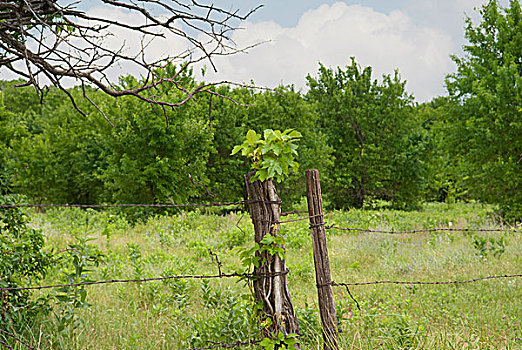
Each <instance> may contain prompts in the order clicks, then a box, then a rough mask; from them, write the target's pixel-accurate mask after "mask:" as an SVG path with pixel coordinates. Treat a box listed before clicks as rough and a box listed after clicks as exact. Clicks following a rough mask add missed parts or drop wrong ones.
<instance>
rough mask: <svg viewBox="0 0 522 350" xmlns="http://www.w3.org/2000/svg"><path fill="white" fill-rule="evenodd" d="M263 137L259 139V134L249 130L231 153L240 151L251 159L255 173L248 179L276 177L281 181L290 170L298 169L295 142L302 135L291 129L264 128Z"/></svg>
mask: <svg viewBox="0 0 522 350" xmlns="http://www.w3.org/2000/svg"><path fill="white" fill-rule="evenodd" d="M263 137H264V139H261V135H260V134H258V133H256V132H255V131H254V130H249V131H248V132H247V134H246V140H245V141H244V142H243V144H241V145H237V146H235V147H234V149H233V150H232V155H234V154H236V153H238V152H240V151H241V155H243V156H245V157H248V158H250V160H251V161H252V169H254V171H255V174H254V176H252V177H251V178H250V181H251V182H254V181H256V180H259V181H265V180H271V179H276V180H277V182H281V181H283V179H284V178H285V176H288V175H289V173H290V172H294V173H296V172H297V170H298V169H299V164H298V163H297V162H296V161H295V157H296V156H297V147H298V146H297V144H296V142H298V141H299V139H300V138H301V137H302V135H301V133H300V132H299V131H296V130H293V129H287V130H285V131H283V132H281V131H280V130H272V129H266V130H265V131H264V132H263Z"/></svg>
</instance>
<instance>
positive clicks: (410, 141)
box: [307, 58, 425, 208]
mask: <svg viewBox="0 0 522 350" xmlns="http://www.w3.org/2000/svg"><path fill="white" fill-rule="evenodd" d="M307 80H308V86H309V87H310V90H309V92H308V94H307V99H308V101H310V102H311V103H313V104H314V106H315V108H316V110H317V113H318V115H319V128H320V129H321V130H324V132H325V133H326V135H327V137H328V142H329V144H330V146H331V147H333V149H334V152H333V155H334V157H335V164H334V166H333V167H331V168H330V169H329V172H328V179H327V181H326V191H325V194H326V195H327V196H328V198H329V200H330V202H331V203H332V205H333V206H335V207H337V208H346V207H351V206H355V207H362V206H363V205H364V204H365V202H367V201H368V200H372V199H385V200H391V201H392V202H393V203H394V204H395V205H396V206H399V207H405V208H406V207H410V208H411V207H413V206H416V204H417V202H418V201H419V199H420V198H419V195H420V194H421V190H422V185H423V176H424V170H425V165H424V162H423V159H422V158H423V152H424V151H425V140H424V139H423V137H422V134H421V133H419V132H418V130H419V125H418V124H419V123H418V122H417V121H416V120H415V118H414V116H415V115H414V114H413V113H412V100H413V98H412V97H411V96H410V95H408V94H407V93H406V91H405V82H403V81H401V80H400V77H399V74H398V72H395V74H394V75H393V76H390V75H384V76H383V78H382V83H379V82H378V81H377V80H373V78H372V68H371V67H366V68H364V69H361V67H360V66H359V65H358V64H357V63H356V62H355V59H354V58H352V62H351V65H349V66H347V67H346V69H345V70H342V69H341V68H337V69H336V70H335V71H334V70H333V69H330V68H326V67H324V66H323V65H321V66H320V68H319V73H318V77H317V78H313V77H311V76H308V77H307Z"/></svg>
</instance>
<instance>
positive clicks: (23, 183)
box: [8, 89, 110, 204]
mask: <svg viewBox="0 0 522 350" xmlns="http://www.w3.org/2000/svg"><path fill="white" fill-rule="evenodd" d="M24 90H25V89H22V90H15V91H8V92H9V96H10V98H11V100H13V99H12V96H13V95H14V96H16V94H17V93H20V94H21V95H22V96H23V95H24V94H25V93H26V92H25V91H24ZM70 93H71V94H72V95H81V94H82V92H81V91H80V89H71V90H70ZM53 96H55V95H53ZM63 97H64V96H63ZM105 98H106V97H105ZM33 103H36V105H29V106H27V109H25V110H24V111H23V112H22V111H18V117H17V119H18V120H19V121H20V125H22V126H23V128H24V130H25V133H24V135H21V136H20V137H16V138H14V139H13V140H12V151H11V157H10V158H11V161H10V163H11V165H12V168H13V169H14V171H15V176H14V180H13V185H14V186H15V187H16V190H17V191H18V192H19V193H22V194H25V195H27V196H29V198H31V199H32V200H34V201H36V202H38V203H40V202H51V203H80V204H92V203H96V202H98V201H100V195H101V193H102V192H101V190H102V189H103V186H102V182H101V181H100V179H99V178H98V176H97V173H98V172H99V169H102V168H103V167H104V164H103V163H104V159H103V157H102V154H103V150H102V149H101V148H100V142H99V140H100V139H102V138H103V137H102V136H101V135H100V134H101V133H103V130H106V129H109V128H110V125H109V124H108V123H107V122H106V121H105V120H104V119H103V117H102V116H100V115H99V114H97V113H91V114H89V115H88V116H82V115H80V114H79V113H77V112H76V111H75V110H74V108H73V107H72V106H71V103H70V101H69V100H68V99H66V98H62V99H56V100H51V99H48V100H46V103H45V104H44V105H40V103H39V101H38V100H36V101H33ZM83 103H85V105H86V106H85V107H86V110H87V111H90V112H93V109H94V108H93V107H92V106H89V105H88V104H87V103H86V102H83ZM11 105H12V104H11ZM89 108H90V109H89ZM14 110H16V107H15V108H14Z"/></svg>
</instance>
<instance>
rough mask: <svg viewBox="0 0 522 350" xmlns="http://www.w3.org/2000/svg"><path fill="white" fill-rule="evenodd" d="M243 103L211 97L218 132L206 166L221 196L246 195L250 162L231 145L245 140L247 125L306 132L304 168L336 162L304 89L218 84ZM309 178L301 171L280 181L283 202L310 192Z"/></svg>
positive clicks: (300, 159)
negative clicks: (228, 87)
mask: <svg viewBox="0 0 522 350" xmlns="http://www.w3.org/2000/svg"><path fill="white" fill-rule="evenodd" d="M218 92H219V93H221V94H222V95H227V96H230V97H231V98H233V99H234V100H235V101H237V102H238V103H241V104H242V105H246V106H241V105H236V104H234V103H232V102H231V101H228V100H223V99H216V98H214V99H212V104H211V105H212V111H211V114H209V117H211V120H212V129H213V132H214V140H213V146H214V148H215V152H213V153H212V154H211V155H210V157H209V163H208V167H207V172H208V176H209V180H210V189H211V191H212V192H213V193H215V195H216V199H218V198H219V199H220V200H221V201H228V200H231V199H239V198H243V197H244V196H245V193H244V192H245V186H244V184H243V181H241V179H243V177H244V175H245V174H246V173H247V172H248V171H249V168H250V166H251V163H250V162H249V161H248V159H246V158H239V157H235V156H231V155H230V150H231V149H232V148H233V147H234V146H235V145H237V144H239V143H242V142H243V140H244V137H245V134H246V133H247V132H248V130H255V131H256V132H257V133H262V132H263V130H265V129H273V130H276V129H280V130H285V129H294V130H299V132H300V133H302V135H303V136H302V138H301V139H300V141H299V154H298V155H296V159H295V160H296V162H298V163H299V165H300V168H301V169H311V168H313V169H318V170H319V171H320V172H321V173H323V174H324V173H325V171H326V169H327V167H329V166H331V165H332V157H331V153H332V149H331V147H330V146H329V145H328V143H327V140H326V137H325V135H324V133H323V132H322V131H321V130H320V129H317V125H316V120H317V115H316V114H315V113H314V111H313V109H312V108H311V106H310V104H309V103H307V102H306V101H305V100H304V99H303V97H302V95H301V93H299V92H297V91H295V90H294V88H293V87H292V86H284V87H283V86H281V87H278V88H276V89H275V90H274V91H266V92H263V93H254V92H253V91H252V90H249V89H234V90H231V91H230V90H226V89H224V88H221V90H218ZM305 186H306V182H305V179H304V176H302V175H301V174H291V175H290V176H289V177H288V178H287V179H286V180H285V181H284V182H282V183H280V184H279V185H278V196H279V197H280V198H281V200H282V201H283V203H284V204H283V205H290V204H292V203H295V202H298V201H299V200H300V199H301V198H302V196H303V194H304V193H305Z"/></svg>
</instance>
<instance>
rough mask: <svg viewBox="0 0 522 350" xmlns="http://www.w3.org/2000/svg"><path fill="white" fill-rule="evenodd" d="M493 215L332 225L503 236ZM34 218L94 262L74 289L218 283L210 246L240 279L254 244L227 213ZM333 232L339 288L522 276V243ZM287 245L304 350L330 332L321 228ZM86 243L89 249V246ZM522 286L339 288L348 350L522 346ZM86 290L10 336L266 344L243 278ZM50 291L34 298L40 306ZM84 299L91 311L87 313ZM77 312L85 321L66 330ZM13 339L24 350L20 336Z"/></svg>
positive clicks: (41, 345)
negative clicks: (324, 307) (316, 260)
mask: <svg viewBox="0 0 522 350" xmlns="http://www.w3.org/2000/svg"><path fill="white" fill-rule="evenodd" d="M295 209H303V208H302V207H296V208H295ZM490 210H491V207H486V206H482V205H478V204H430V205H429V206H427V208H426V210H424V211H410V212H404V211H397V210H389V209H380V210H363V209H360V210H352V211H349V212H344V211H334V212H330V213H328V214H327V216H326V220H327V222H328V223H329V224H336V225H338V226H343V227H359V228H370V229H383V230H393V231H403V230H412V229H422V228H436V227H453V228H469V229H479V228H487V229H489V228H493V227H495V223H494V222H492V221H491V219H490V217H489V216H488V213H489V212H490ZM243 216H244V217H243ZM29 217H30V218H31V221H30V228H31V229H33V228H34V229H38V230H41V232H43V233H45V238H46V249H47V250H49V251H50V249H51V248H52V249H53V251H54V252H55V253H56V252H58V251H63V250H64V249H70V248H75V249H77V250H78V251H72V252H71V253H72V254H73V256H74V255H75V254H76V256H78V257H80V255H81V256H86V257H91V258H88V259H87V260H85V265H83V266H85V269H84V270H83V271H84V272H83V273H82V275H83V276H85V277H80V276H75V277H74V278H73V279H72V280H71V281H80V280H83V281H85V280H111V279H128V278H130V279H135V278H136V279H137V278H149V277H158V276H171V275H177V274H209V275H213V274H216V273H217V265H216V263H215V257H212V256H210V255H209V249H210V250H211V251H212V253H213V254H217V256H218V257H219V259H220V261H221V263H222V266H221V269H222V271H223V272H225V273H227V272H234V271H237V270H240V269H241V249H239V251H237V250H231V249H230V247H237V246H239V247H242V248H243V250H248V249H249V248H250V247H251V246H252V242H251V241H252V237H253V227H252V225H251V223H250V220H249V218H248V215H246V214H243V213H241V212H237V213H231V214H228V215H226V216H218V215H211V214H205V213H203V212H199V211H194V212H189V213H183V214H179V215H173V216H163V215H162V216H157V217H153V218H150V219H148V220H147V221H146V222H143V223H139V224H134V225H132V224H129V223H128V222H127V221H126V220H125V219H122V218H121V217H119V216H115V215H114V214H111V213H110V212H109V211H102V212H98V211H93V210H80V209H52V210H48V211H47V212H45V213H41V214H38V213H35V212H31V213H30V215H29ZM107 232H110V234H107ZM327 233H328V240H329V242H328V244H329V252H330V259H331V266H332V274H333V279H334V280H335V281H337V282H364V281H373V280H407V281H416V280H420V281H435V280H437V281H450V280H465V279H471V278H475V277H480V276H487V275H497V274H506V273H509V274H520V273H522V261H521V259H520V256H519V255H520V254H519V252H520V249H521V248H522V247H521V243H520V242H522V240H521V239H520V238H521V237H520V233H511V232H504V233H485V232H479V231H469V232H428V233H416V234H411V235H402V234H401V235H389V234H371V233H364V232H344V231H335V230H328V231H327ZM281 234H282V235H284V236H285V237H286V239H285V244H286V247H287V249H286V256H285V257H286V259H287V261H288V264H289V269H290V274H289V277H288V278H289V287H290V289H291V293H292V297H293V299H294V304H295V307H296V313H297V315H298V317H299V321H300V325H301V337H300V342H301V344H302V345H303V348H304V349H315V348H317V347H318V346H320V343H321V341H322V335H321V331H320V329H319V325H320V321H319V314H318V310H317V305H316V299H317V295H316V294H317V292H316V288H315V277H314V271H313V258H312V255H311V254H312V253H311V241H310V230H309V227H308V223H307V222H306V221H303V222H292V223H288V224H285V225H282V231H281ZM81 242H84V243H85V244H84V245H83V246H84V247H85V248H80V247H79V246H76V245H75V244H77V243H81ZM80 245H81V244H80ZM79 252H81V254H80V253H79ZM100 253H101V254H103V255H104V256H105V258H104V259H103V261H100V260H99V259H98V260H97V261H98V262H100V264H99V266H96V264H95V263H94V262H95V260H92V259H93V258H94V257H96V256H100V255H99V254H100ZM69 261H71V264H72V262H73V261H74V260H70V259H69ZM66 266H71V267H72V266H73V265H66ZM66 266H65V268H64V265H63V264H61V265H60V266H51V267H49V268H48V270H47V274H46V276H45V278H44V279H43V280H42V281H36V280H33V281H31V283H30V284H54V283H63V282H67V281H69V279H68V278H70V276H71V275H70V274H71V273H73V274H74V271H75V270H74V269H73V270H69V273H68V274H66V275H64V271H67V267H66ZM87 270H90V271H87ZM67 276H69V277H67ZM521 283H522V281H521V280H520V279H499V280H490V281H483V282H477V283H473V284H468V285H460V286H452V285H450V286H445V285H443V286H415V285H404V286H394V285H377V286H358V287H350V292H351V294H352V295H353V296H354V298H355V299H356V300H357V302H358V304H359V305H360V307H361V309H360V310H359V309H358V308H357V305H356V304H355V302H354V301H353V300H352V298H351V297H350V296H349V294H348V292H347V291H346V290H345V289H344V288H341V287H335V289H334V292H335V298H336V304H337V315H338V317H339V322H340V326H341V328H342V330H343V333H342V334H341V343H342V347H343V348H344V349H368V348H373V347H375V346H377V345H378V344H381V343H382V345H381V347H382V348H384V349H410V348H411V349H413V348H415V349H418V348H421V349H454V348H458V349H485V348H495V349H499V348H518V347H520V346H522V341H521V339H522V325H521V324H520V322H521V320H520V315H519V310H520V309H521V307H522V305H521V303H520V300H522V298H521V297H522V294H521V292H520V291H521V290H522V289H521V288H520V287H521ZM26 284H28V283H26ZM84 290H85V292H86V297H85V299H83V300H82V290H81V289H80V287H78V288H72V290H70V291H67V292H64V291H60V290H56V291H53V292H52V293H50V295H51V296H52V298H51V299H49V303H50V306H51V308H52V310H54V313H55V314H56V316H53V317H45V318H41V319H40V320H39V321H38V322H27V323H26V324H25V326H24V329H23V330H20V332H19V333H15V332H13V329H12V328H9V330H10V331H11V332H13V333H15V334H17V335H18V336H19V337H20V338H21V339H22V340H24V341H26V342H27V343H29V344H31V345H32V346H34V347H36V348H37V349H50V348H52V349H73V348H78V349H100V348H104V349H110V348H118V349H150V348H157V349H178V348H187V347H203V346H208V345H211V344H212V343H211V342H225V343H235V342H237V341H241V342H243V341H246V340H248V339H258V340H259V339H260V334H259V328H260V325H259V324H258V323H257V322H258V321H257V320H256V318H255V313H254V310H255V308H254V305H253V302H252V297H251V294H250V291H249V288H248V287H247V286H246V285H245V282H244V281H239V282H238V280H237V279H219V280H215V279H213V280H208V281H199V280H168V281H156V282H145V283H126V284H107V285H99V286H87V287H84ZM48 293H49V292H48V291H47V292H44V291H41V292H33V293H31V294H32V296H31V299H32V300H38V298H40V297H42V296H45V295H46V294H48ZM60 295H69V296H70V299H68V300H69V302H68V303H67V302H65V303H63V302H60V301H59V300H58V299H56V297H55V296H60ZM79 302H81V303H83V304H82V305H78V304H75V303H79ZM69 305H70V306H71V307H72V308H71V309H70V310H71V316H70V317H71V318H70V319H72V320H73V321H72V322H71V323H70V325H68V326H66V327H64V328H63V330H62V331H60V329H62V328H61V327H62V326H61V325H62V324H63V323H62V322H63V321H64V320H65V319H66V317H67V315H68V313H67V307H68V306H69ZM75 305H76V306H77V307H73V306H75ZM0 340H2V341H4V342H8V344H12V345H13V346H14V345H15V343H16V341H15V340H14V339H10V338H9V337H6V336H3V337H0ZM253 348H255V346H253Z"/></svg>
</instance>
